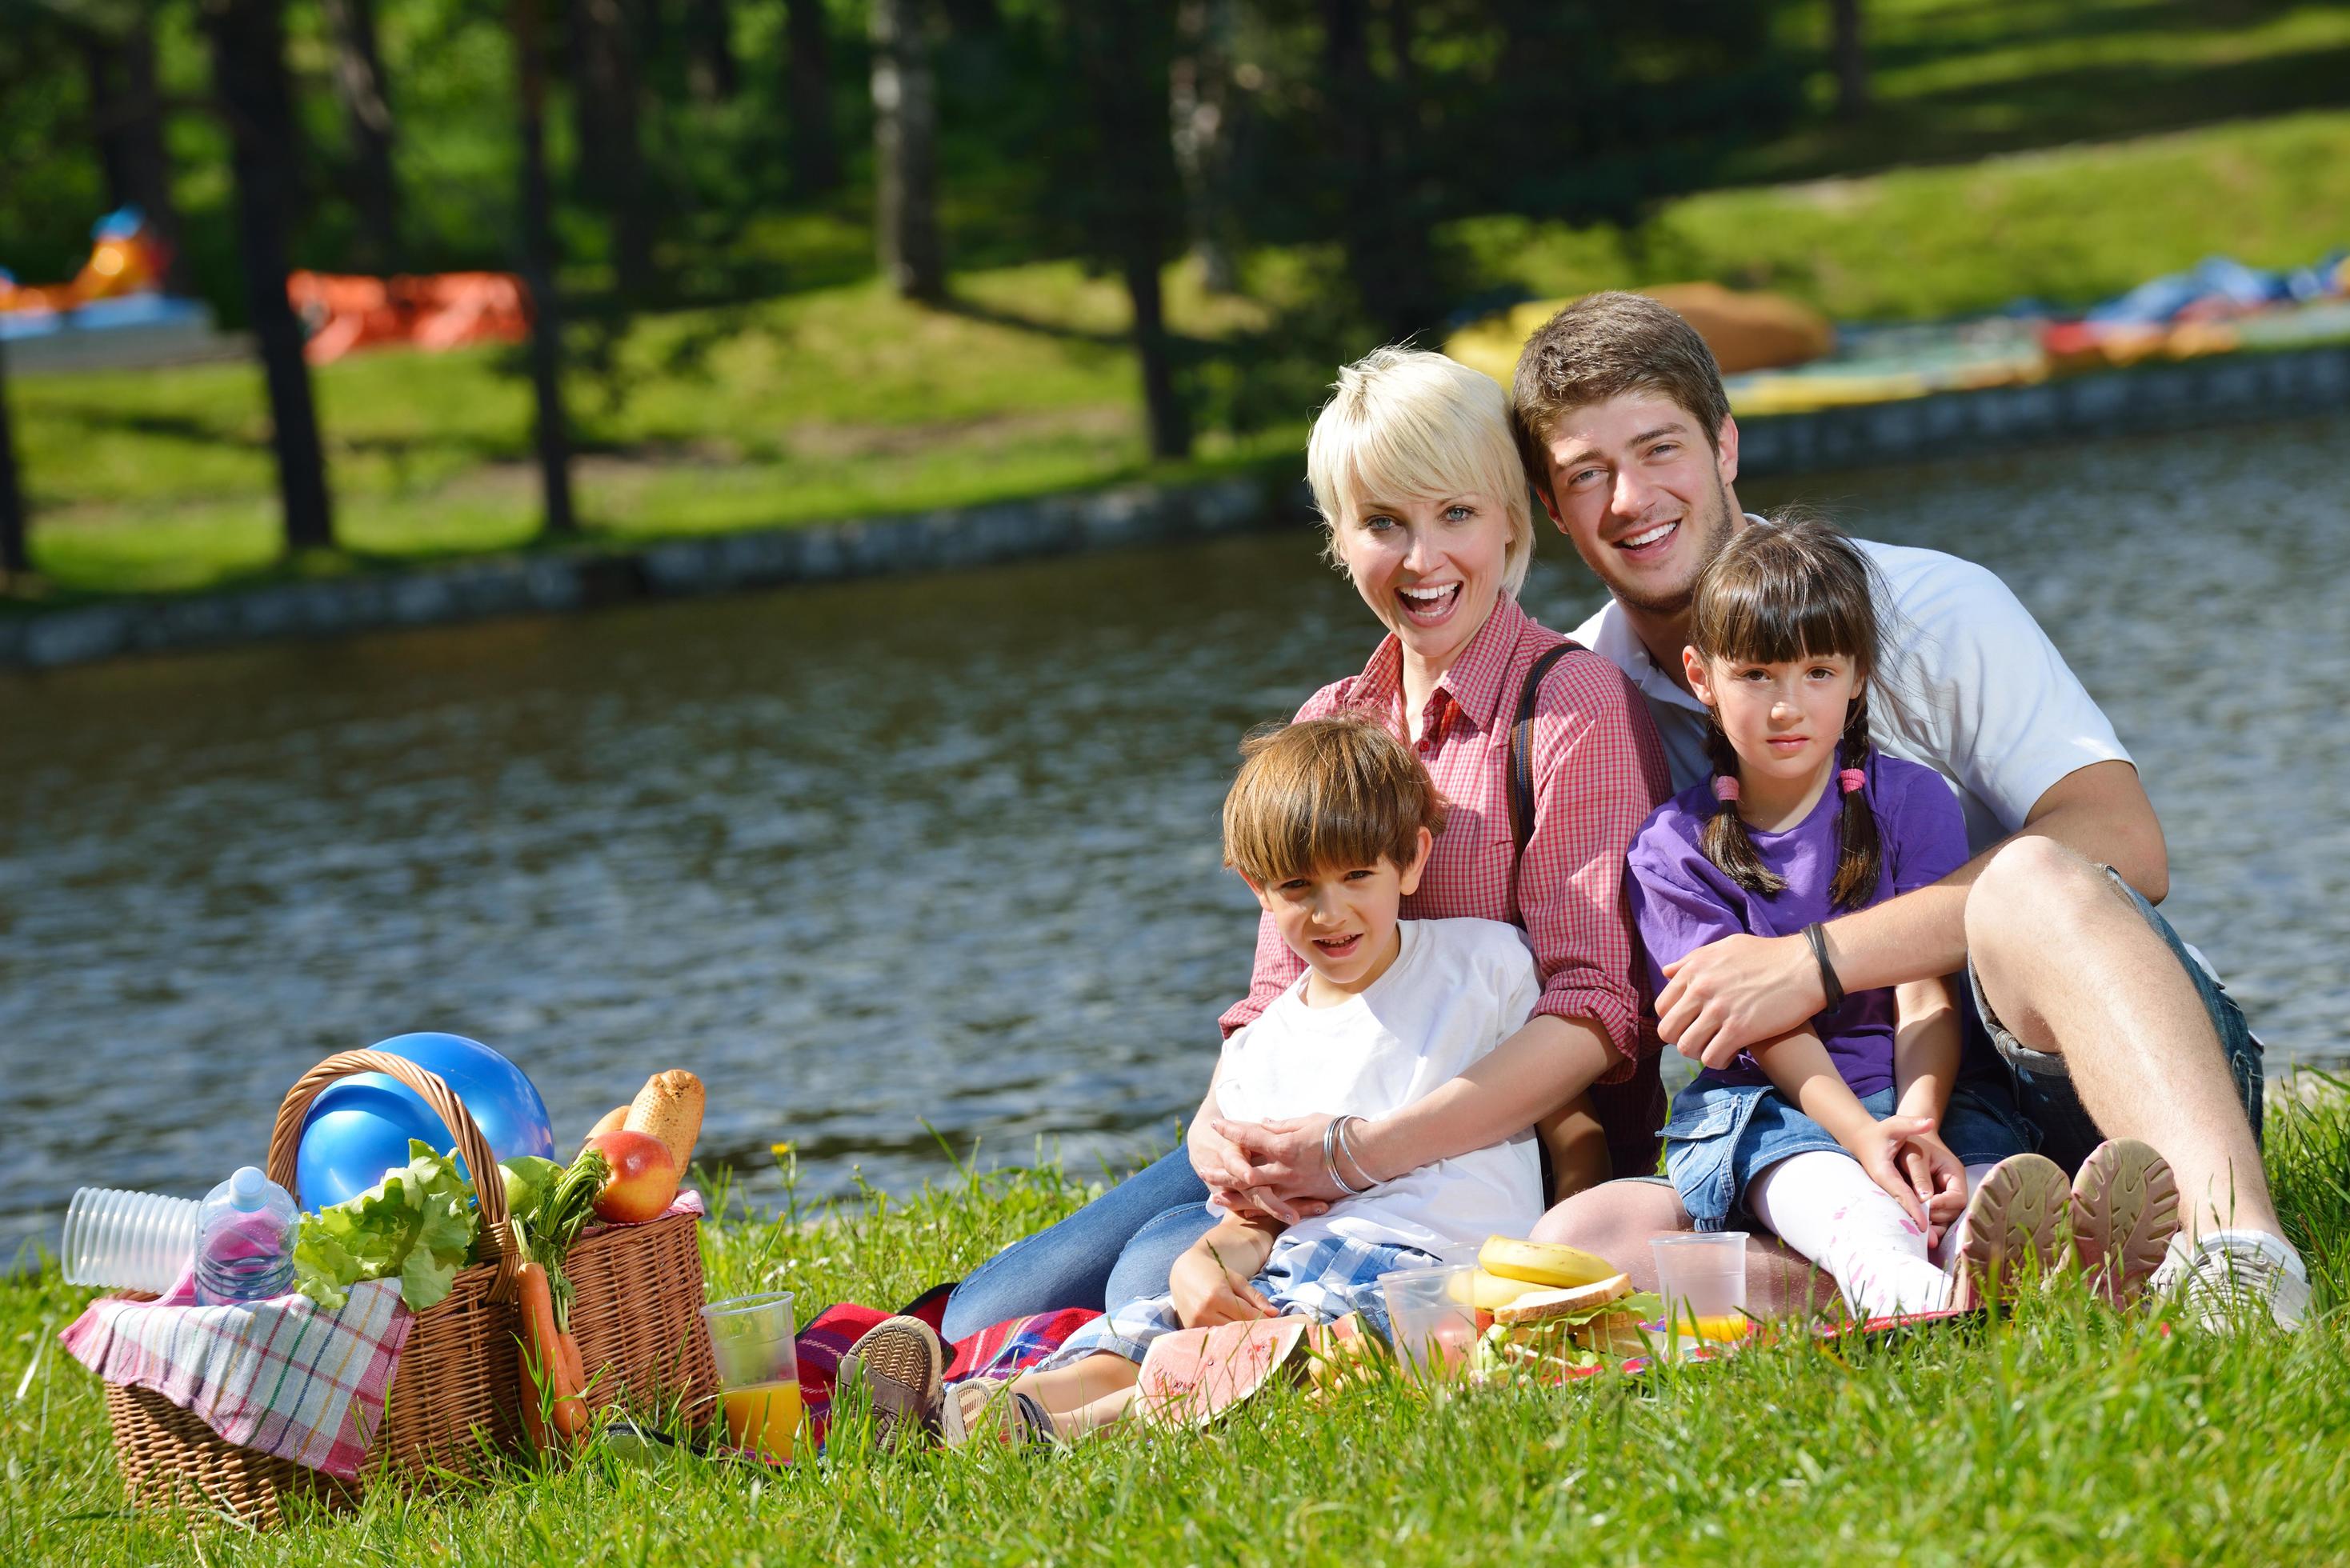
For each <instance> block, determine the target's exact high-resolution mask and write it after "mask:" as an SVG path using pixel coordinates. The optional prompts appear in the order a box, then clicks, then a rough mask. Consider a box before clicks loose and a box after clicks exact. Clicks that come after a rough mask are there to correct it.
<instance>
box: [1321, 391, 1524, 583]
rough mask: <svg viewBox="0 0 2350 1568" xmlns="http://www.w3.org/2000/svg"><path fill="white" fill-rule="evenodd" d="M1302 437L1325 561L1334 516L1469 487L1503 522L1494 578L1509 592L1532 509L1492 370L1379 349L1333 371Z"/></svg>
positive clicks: (1332, 548) (1520, 568)
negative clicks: (1309, 435)
mask: <svg viewBox="0 0 2350 1568" xmlns="http://www.w3.org/2000/svg"><path fill="white" fill-rule="evenodd" d="M1331 390H1332V392H1333V394H1334V395H1333V396H1332V397H1331V399H1330V400H1329V401H1328V402H1327V403H1325V404H1324V405H1323V406H1322V412H1321V413H1320V414H1319V415H1318V416H1316V417H1315V421H1314V436H1313V439H1312V440H1311V441H1307V442H1306V445H1305V479H1306V483H1309V484H1311V485H1312V486H1313V487H1314V505H1315V510H1317V511H1319V512H1320V513H1321V514H1322V527H1323V530H1324V532H1325V534H1326V535H1327V538H1328V542H1329V554H1330V559H1331V562H1332V563H1333V564H1334V565H1336V566H1341V567H1342V568H1343V566H1344V565H1345V563H1344V562H1342V561H1340V560H1339V558H1338V525H1339V524H1341V523H1342V522H1344V521H1345V520H1346V519H1347V517H1349V516H1353V515H1356V514H1359V513H1360V511H1361V510H1362V508H1363V507H1364V506H1365V505H1367V504H1370V503H1372V502H1377V501H1388V502H1393V501H1421V500H1437V501H1440V500H1443V499H1444V498H1446V497H1448V496H1453V495H1460V494H1462V493H1466V492H1470V491H1474V492H1476V493H1478V494H1480V495H1486V496H1491V497H1492V499H1493V500H1495V501H1497V502H1499V503H1500V504H1501V506H1502V510H1503V514H1504V515H1505V516H1506V517H1507V518H1508V520H1509V524H1510V538H1509V544H1508V545H1507V547H1506V549H1505V551H1504V553H1503V568H1502V586H1503V589H1504V590H1505V591H1506V592H1508V593H1510V594H1511V595H1513V596H1515V595H1516V593H1517V591H1518V588H1519V587H1520V586H1521V585H1522V584H1523V583H1524V582H1525V580H1526V568H1527V567H1528V566H1532V565H1533V564H1534V511H1533V506H1532V503H1531V501H1530V498H1529V495H1528V492H1527V489H1526V471H1525V467H1524V465H1523V463H1522V462H1520V461H1519V459H1518V447H1517V440H1516V437H1515V436H1514V435H1513V433H1512V431H1511V428H1510V398H1509V394H1508V393H1506V392H1504V391H1503V390H1502V387H1501V383H1500V382H1498V381H1496V380H1494V379H1492V377H1491V376H1487V375H1484V374H1482V373H1481V372H1479V371H1476V370H1472V369H1470V368H1469V367H1468V366H1466V365H1463V364H1461V362H1460V361H1459V360H1457V359H1448V358H1445V357H1444V356H1443V355H1441V354H1430V353H1429V352H1427V351H1425V350H1423V349H1418V348H1378V349H1374V350H1373V351H1372V352H1370V353H1369V354H1367V355H1365V356H1364V357H1363V358H1360V359H1357V360H1356V361H1355V362H1354V363H1353V364H1351V365H1349V366H1347V368H1346V369H1343V370H1340V371H1339V372H1338V379H1337V382H1336V385H1335V386H1334V387H1333V388H1332V389H1331Z"/></svg>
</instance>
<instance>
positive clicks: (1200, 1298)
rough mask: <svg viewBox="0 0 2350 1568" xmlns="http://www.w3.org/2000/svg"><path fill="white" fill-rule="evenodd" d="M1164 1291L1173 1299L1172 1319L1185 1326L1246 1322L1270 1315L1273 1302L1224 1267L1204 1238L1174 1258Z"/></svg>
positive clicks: (1206, 1326) (1242, 1277) (1272, 1312)
mask: <svg viewBox="0 0 2350 1568" xmlns="http://www.w3.org/2000/svg"><path fill="white" fill-rule="evenodd" d="M1167 1292H1168V1294H1169V1295H1170V1296H1172V1297H1173V1298H1174V1301H1175V1317H1176V1320H1177V1321H1178V1322H1180V1324H1182V1325H1183V1326H1184V1327H1185V1328H1212V1327H1213V1326H1215V1325H1216V1324H1220V1323H1248V1322H1251V1321H1253V1320H1254V1319H1257V1318H1261V1317H1272V1316H1274V1310H1273V1303H1271V1302H1268V1301H1266V1300H1265V1299H1264V1297H1263V1296H1262V1295H1259V1294H1258V1293H1257V1290H1256V1287H1255V1286H1254V1285H1252V1284H1250V1283H1249V1282H1248V1280H1247V1279H1246V1278H1245V1277H1244V1276H1243V1275H1240V1274H1236V1273H1234V1272H1232V1270H1230V1269H1228V1268H1226V1267H1225V1266H1224V1263H1223V1260H1222V1258H1220V1257H1218V1256H1217V1255H1216V1249H1214V1248H1213V1247H1211V1246H1210V1245H1208V1242H1207V1240H1206V1239H1204V1238H1203V1239H1202V1240H1201V1241H1198V1242H1195V1243H1194V1244H1193V1245H1191V1247H1189V1248H1187V1249H1186V1250H1185V1251H1184V1253H1183V1255H1182V1256H1181V1257H1180V1258H1178V1259H1176V1260H1175V1267H1174V1269H1173V1270H1172V1271H1171V1272H1170V1273H1169V1274H1168V1276H1167Z"/></svg>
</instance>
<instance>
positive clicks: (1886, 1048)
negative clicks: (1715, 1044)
mask: <svg viewBox="0 0 2350 1568" xmlns="http://www.w3.org/2000/svg"><path fill="white" fill-rule="evenodd" d="M1867 772H1868V783H1867V784H1866V787H1864V788H1863V790H1862V791H1861V796H1862V798H1863V799H1865V800H1866V801H1867V802H1868V804H1869V806H1870V808H1871V809H1872V810H1874V811H1875V812H1876V813H1877V836H1878V841H1879V842H1880V843H1881V844H1882V845H1883V846H1884V857H1883V864H1884V870H1883V873H1882V874H1881V875H1880V877H1879V878H1878V880H1877V892H1876V894H1875V896H1874V897H1872V898H1869V899H1868V903H1869V904H1880V903H1883V902H1884V901H1885V900H1886V899H1887V898H1893V897H1894V896H1896V895H1897V894H1901V893H1907V892H1909V891H1911V890H1912V889H1914V888H1923V887H1927V886H1929V885H1930V884H1932V883H1935V882H1939V881H1940V880H1941V879H1942V878H1943V877H1947V876H1949V875H1950V873H1951V872H1953V871H1955V870H1957V869H1958V868H1959V867H1960V866H1963V865H1964V864H1966V859H1967V826H1966V817H1965V815H1964V814H1963V813H1962V812H1960V809H1959V803H1958V800H1957V797H1955V796H1954V795H1952V794H1950V785H1949V784H1945V783H1943V782H1942V775H1941V774H1938V773H1936V772H1934V771H1933V770H1932V769H1931V768H1923V767H1919V766H1918V764H1917V763H1905V762H1903V761H1902V760H1901V759H1900V758H1898V757H1888V756H1887V755H1885V754H1884V753H1881V752H1877V751H1871V752H1870V753H1869V754H1868V763H1867ZM1837 800H1838V794H1837V790H1836V787H1835V784H1834V783H1831V784H1829V785H1828V787H1827V788H1826V789H1825V791H1823V792H1822V793H1821V794H1820V800H1819V804H1818V805H1815V806H1814V807H1813V808H1812V809H1811V811H1810V812H1809V813H1808V814H1807V815H1805V816H1804V820H1803V821H1801V822H1799V823H1797V824H1796V825H1795V826H1793V827H1791V828H1789V829H1787V830H1786V831H1785V832H1784V833H1759V832H1758V833H1755V834H1754V835H1753V838H1754V847H1755V849H1756V851H1757V852H1758V853H1759V854H1760V856H1761V857H1762V860H1763V865H1765V866H1767V867H1770V868H1771V869H1772V870H1773V871H1775V872H1777V873H1778V874H1779V875H1780V876H1781V877H1784V878H1786V882H1787V886H1786V888H1784V890H1783V891H1781V892H1779V893H1777V894H1774V895H1773V896H1772V897H1769V898H1764V897H1763V895H1761V894H1759V893H1750V892H1748V891H1747V890H1746V889H1745V888H1742V887H1740V886H1739V885H1738V884H1737V883H1735V882H1733V881H1731V879H1730V876H1729V874H1728V873H1727V872H1725V871H1723V870H1722V869H1721V867H1718V866H1716V865H1715V864H1714V863H1713V862H1712V861H1711V860H1708V859H1707V858H1706V857H1705V850H1704V849H1703V848H1702V847H1701V846H1702V844H1703V842H1704V836H1705V824H1706V820H1707V819H1708V818H1709V817H1711V815H1713V814H1714V812H1715V810H1716V809H1717V808H1718V806H1719V805H1720V803H1719V802H1717V801H1716V800H1715V799H1714V796H1713V783H1712V781H1711V779H1709V780H1707V781H1706V782H1705V783H1703V784H1696V785H1693V786H1691V787H1690V788H1689V789H1685V790H1683V791H1682V792H1681V793H1680V794H1677V795H1675V796H1674V797H1673V798H1672V799H1670V800H1669V801H1667V802H1665V804H1664V805H1660V806H1659V807H1658V808H1657V810H1656V815H1653V816H1651V817H1649V818H1648V823H1647V824H1646V825H1645V826H1642V828H1641V829H1640V833H1639V836H1638V837H1637V838H1635V839H1634V840H1633V841H1632V852H1631V854H1629V855H1628V856H1627V857H1625V867H1624V869H1625V880H1626V882H1627V885H1628V888H1629V891H1630V893H1631V898H1632V917H1633V919H1634V920H1635V921H1636V922H1638V926H1639V929H1640V940H1641V942H1642V944H1643V945H1644V946H1645V947H1646V948H1647V950H1648V985H1649V988H1650V994H1652V995H1653V994H1655V993H1656V992H1661V991H1662V990H1664V987H1665V979H1664V966H1665V965H1667V964H1669V963H1673V962H1675V961H1679V960H1680V959H1683V958H1686V957H1688V956H1689V955H1690V953H1693V952H1695V951H1696V950H1698V949H1700V948H1701V947H1703V946H1705V944H1706V943H1708V942H1711V941H1713V940H1717V939H1719V938H1721V937H1727V936H1734V935H1736V934H1737V933H1739V932H1741V931H1746V932H1751V933H1752V934H1753V935H1755V936H1758V937H1787V936H1794V935H1797V934H1798V933H1800V932H1801V931H1802V930H1803V929H1804V927H1805V926H1808V925H1810V924H1811V923H1812V922H1813V921H1814V920H1826V919H1834V918H1835V916H1836V915H1838V914H1842V913H1846V911H1844V910H1840V909H1834V908H1832V907H1830V905H1829V903H1828V888H1829V886H1830V884H1832V883H1833V882H1834V881H1835V867H1836V810H1837ZM1893 1021H1894V1006H1893V992H1892V990H1891V988H1889V987H1887V988H1881V989H1879V990H1876V991H1856V992H1847V993H1846V996H1845V999H1844V1003H1843V1005H1841V1006H1839V1007H1836V1008H1835V1009H1833V1010H1831V1011H1829V1012H1823V1013H1821V1014H1819V1015H1818V1016H1817V1017H1816V1018H1814V1019H1813V1020H1812V1027H1813V1029H1814V1031H1815V1032H1816V1033H1818V1035H1819V1037H1820V1041H1821V1043H1822V1044H1825V1046H1826V1047H1827V1048H1828V1054H1829V1056H1830V1057H1832V1058H1833V1059H1834V1060H1835V1066H1836V1071H1837V1073H1839V1074H1840V1075H1842V1076H1843V1078H1844V1081H1845V1083H1846V1085H1850V1087H1851V1089H1852V1092H1853V1093H1854V1094H1856V1095H1871V1094H1875V1093H1876V1092H1877V1090H1879V1089H1889V1088H1891V1087H1892V1086H1893ZM1699 1077H1700V1081H1702V1082H1706V1083H1713V1084H1768V1083H1769V1082H1770V1081H1771V1080H1770V1078H1769V1077H1768V1076H1767V1075H1765V1074H1764V1073H1763V1069H1762V1068H1761V1067H1759V1066H1757V1065H1756V1064H1755V1062H1754V1058H1753V1057H1752V1055H1750V1054H1747V1053H1745V1052H1740V1053H1739V1054H1738V1058H1737V1060H1735V1061H1734V1062H1732V1063H1731V1064H1730V1065H1729V1066H1728V1067H1726V1068H1721V1069H1712V1068H1709V1069H1708V1070H1707V1071H1705V1072H1704V1073H1701V1074H1700V1075H1699Z"/></svg>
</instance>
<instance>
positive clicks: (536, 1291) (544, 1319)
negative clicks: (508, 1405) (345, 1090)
mask: <svg viewBox="0 0 2350 1568" xmlns="http://www.w3.org/2000/svg"><path fill="white" fill-rule="evenodd" d="M518 1280H519V1284H520V1289H519V1291H518V1293H517V1294H516V1297H515V1310H516V1313H517V1314H518V1315H519V1316H520V1317H521V1319H522V1335H521V1341H522V1342H521V1345H520V1346H519V1347H518V1349H517V1352H516V1354H517V1355H519V1357H520V1363H519V1365H520V1366H521V1369H522V1389H523V1402H522V1417H523V1426H524V1427H525V1428H526V1429H527V1430H528V1431H529V1433H530V1436H531V1440H532V1441H533V1442H535V1443H536V1444H537V1445H538V1446H539V1447H541V1448H546V1447H548V1446H550V1445H549V1443H548V1438H549V1435H550V1434H549V1428H550V1427H551V1428H552V1429H553V1430H552V1436H553V1438H554V1442H553V1444H552V1446H553V1447H556V1448H569V1447H570V1446H571V1445H572V1444H574V1443H576V1442H577V1441H578V1440H579V1438H580V1437H581V1436H582V1435H584V1434H585V1433H586V1432H587V1403H586V1401H584V1400H582V1399H581V1398H580V1397H579V1396H580V1391H581V1386H582V1384H583V1383H584V1382H585V1381H586V1379H585V1378H583V1377H582V1376H580V1374H579V1349H578V1346H577V1345H567V1342H568V1341H569V1340H570V1338H571V1336H570V1335H569V1334H565V1333H564V1332H563V1331H562V1330H561V1329H559V1328H557V1327H556V1325H555V1292H554V1290H553V1288H552V1287H551V1286H549V1285H548V1283H547V1280H546V1269H545V1268H544V1267H543V1266H542V1265H540V1264H537V1263H525V1264H524V1265H523V1266H522V1268H521V1271H520V1272H519V1276H518Z"/></svg>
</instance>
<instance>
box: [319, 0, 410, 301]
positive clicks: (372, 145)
mask: <svg viewBox="0 0 2350 1568" xmlns="http://www.w3.org/2000/svg"><path fill="white" fill-rule="evenodd" d="M322 4H323V5H324V8H325V10H326V16H327V27H328V32H329V33H330V34H331V35H332V36H333V38H334V43H335V94H336V96H337V97H338V98H339V99H342V104H343V120H344V123H345V124H346V125H347V126H348V127H349V130H350V138H351V153H352V158H353V162H354V164H355V168H354V171H353V172H354V173H355V174H356V176H357V178H356V179H355V180H354V181H353V182H352V185H351V192H350V194H351V200H352V201H353V202H355V203H356V204H357V205H358V207H359V234H360V235H361V237H362V238H363V239H364V240H365V241H366V244H367V252H368V259H369V263H370V264H371V265H373V266H374V267H375V269H376V270H377V271H379V272H392V271H395V270H397V269H398V268H399V266H400V261H401V258H402V254H403V253H402V250H401V246H400V181H399V177H398V176H397V175H396V174H395V173H394V172H393V171H392V159H391V144H392V121H391V98H390V94H389V93H388V92H387V91H386V90H385V88H384V75H383V57H382V55H381V54H380V52H379V51H378V49H377V47H376V28H375V0H322Z"/></svg>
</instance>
